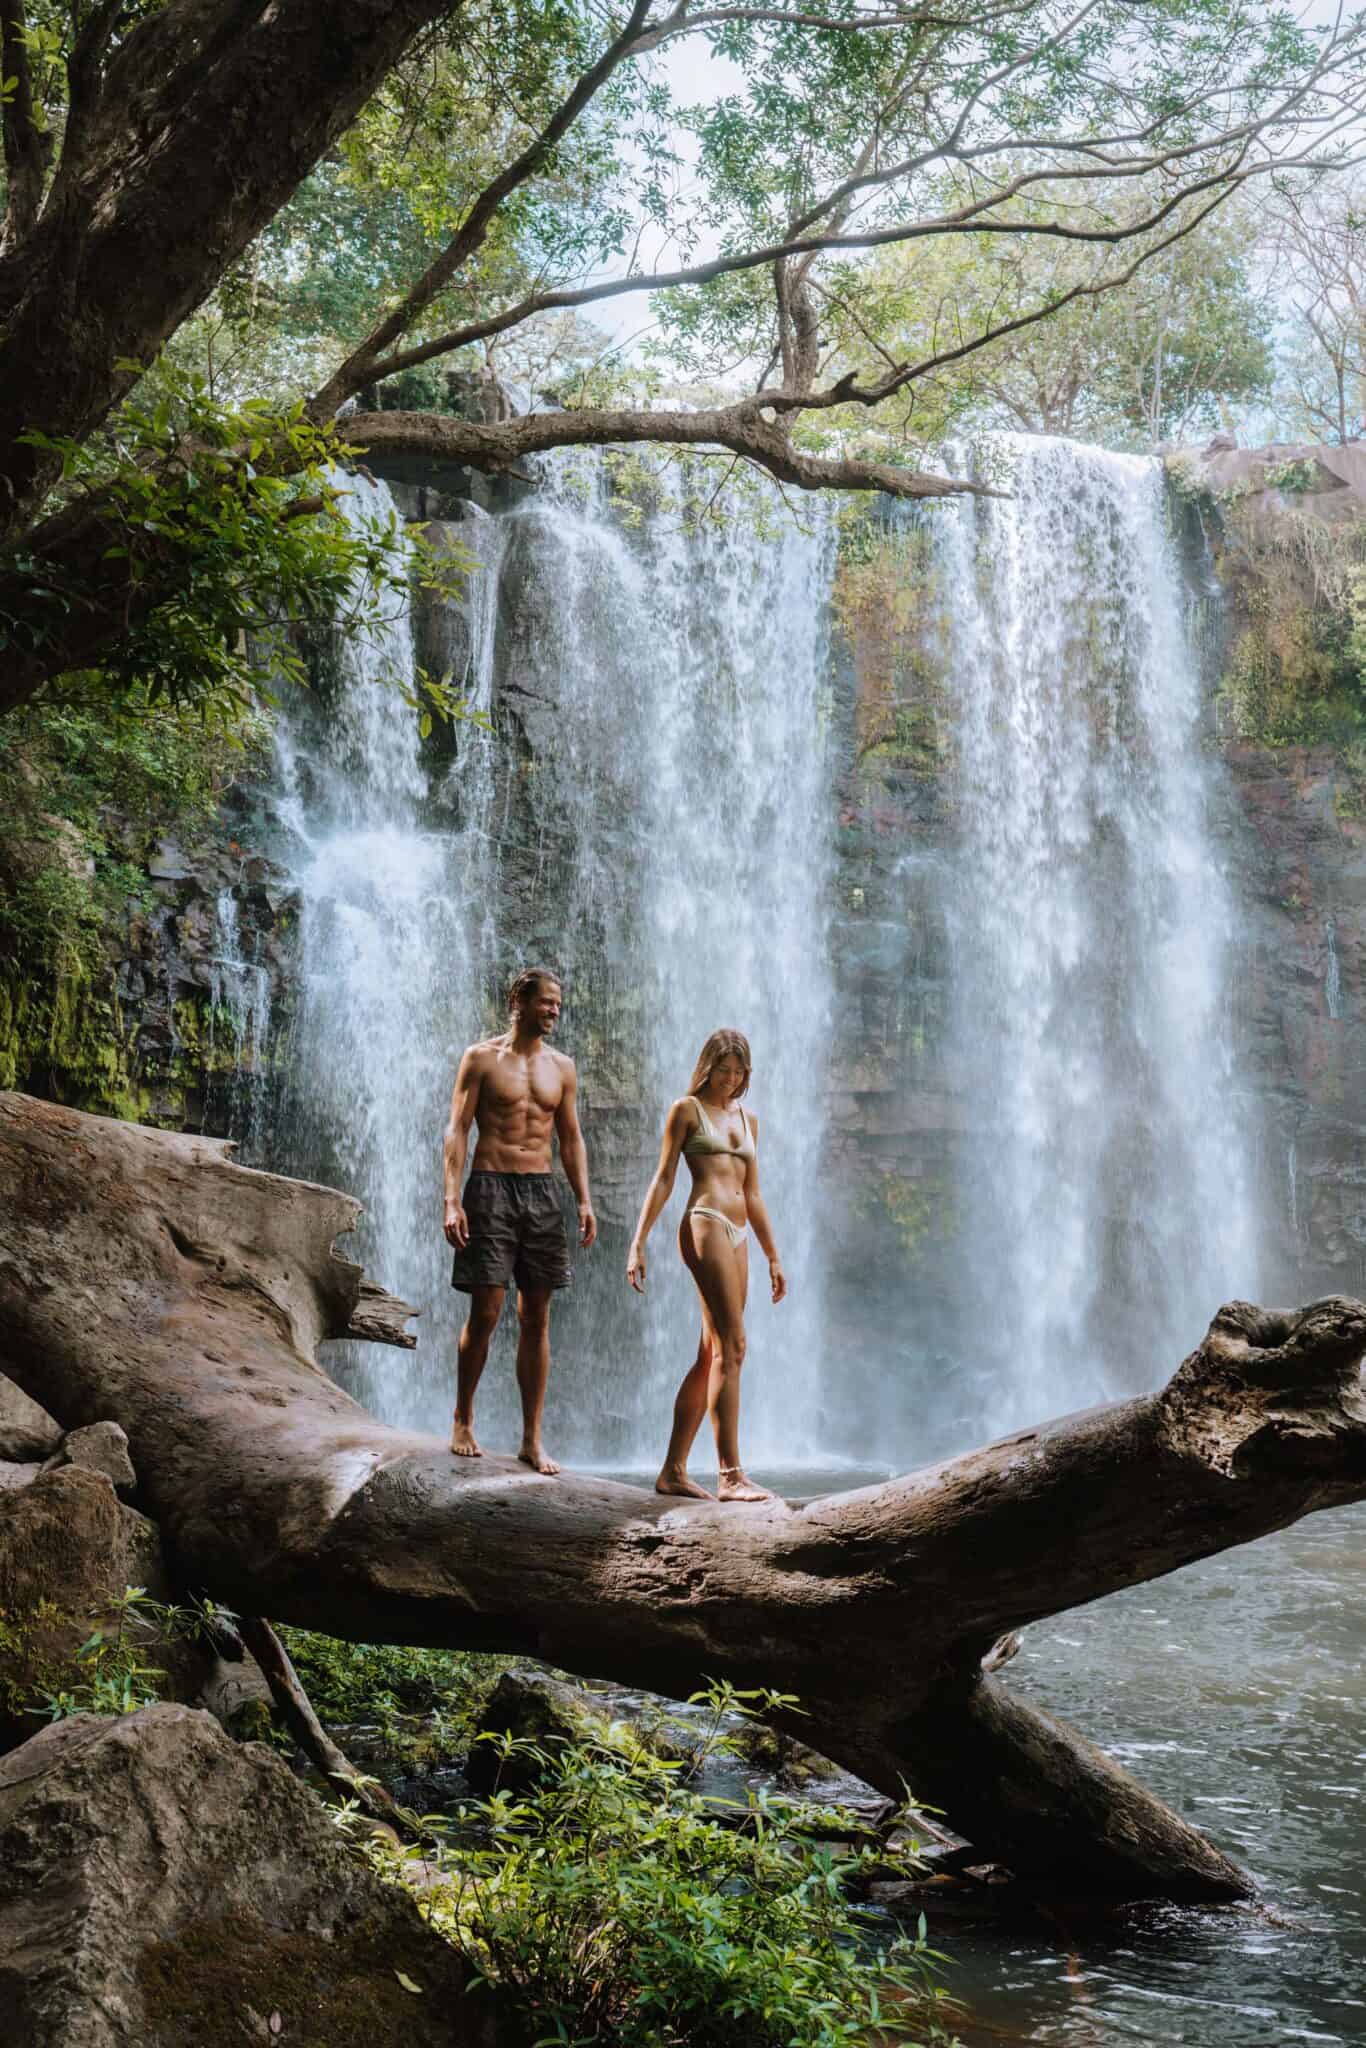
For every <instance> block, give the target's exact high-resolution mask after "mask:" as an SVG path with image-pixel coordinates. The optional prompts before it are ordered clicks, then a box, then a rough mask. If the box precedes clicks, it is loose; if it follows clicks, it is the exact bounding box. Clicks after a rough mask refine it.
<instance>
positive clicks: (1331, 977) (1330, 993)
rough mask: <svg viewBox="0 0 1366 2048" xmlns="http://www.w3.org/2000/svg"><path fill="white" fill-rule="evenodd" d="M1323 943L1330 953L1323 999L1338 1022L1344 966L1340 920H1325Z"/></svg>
mask: <svg viewBox="0 0 1366 2048" xmlns="http://www.w3.org/2000/svg"><path fill="white" fill-rule="evenodd" d="M1323 943H1324V947H1325V949H1326V951H1327V954H1328V960H1327V965H1326V967H1325V969H1324V976H1323V1001H1324V1007H1325V1008H1326V1009H1327V1011H1328V1015H1329V1016H1330V1017H1331V1018H1332V1019H1333V1022H1334V1023H1337V1022H1338V1020H1339V1019H1340V1018H1341V1016H1342V967H1341V963H1340V962H1339V960H1338V921H1337V919H1336V918H1335V917H1331V916H1330V917H1326V918H1325V919H1324V920H1323Z"/></svg>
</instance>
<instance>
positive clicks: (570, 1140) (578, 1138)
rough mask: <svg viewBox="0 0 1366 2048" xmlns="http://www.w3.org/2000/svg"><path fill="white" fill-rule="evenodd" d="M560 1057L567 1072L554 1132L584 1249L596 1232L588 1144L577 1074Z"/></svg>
mask: <svg viewBox="0 0 1366 2048" xmlns="http://www.w3.org/2000/svg"><path fill="white" fill-rule="evenodd" d="M561 1057H562V1058H564V1059H565V1065H566V1067H567V1068H568V1070H569V1071H568V1072H567V1073H566V1075H565V1077H564V1093H563V1095H561V1097H560V1106H559V1108H558V1109H557V1110H556V1112H555V1135H556V1137H557V1138H558V1139H559V1141H560V1164H561V1165H562V1166H563V1168H564V1171H565V1178H566V1179H567V1180H568V1182H569V1185H570V1187H571V1188H573V1190H574V1199H575V1201H576V1202H577V1203H578V1205H579V1243H580V1244H581V1245H582V1246H583V1248H584V1250H585V1251H587V1249H588V1247H589V1245H590V1244H592V1242H593V1240H594V1239H595V1238H596V1236H597V1234H598V1219H597V1217H596V1216H595V1215H594V1214H593V1197H592V1196H591V1195H590V1194H589V1192H588V1147H587V1146H586V1145H585V1144H584V1142H583V1132H582V1131H581V1130H580V1129H579V1076H578V1070H577V1068H576V1067H575V1065H574V1062H573V1060H571V1059H569V1058H567V1057H565V1056H564V1055H561Z"/></svg>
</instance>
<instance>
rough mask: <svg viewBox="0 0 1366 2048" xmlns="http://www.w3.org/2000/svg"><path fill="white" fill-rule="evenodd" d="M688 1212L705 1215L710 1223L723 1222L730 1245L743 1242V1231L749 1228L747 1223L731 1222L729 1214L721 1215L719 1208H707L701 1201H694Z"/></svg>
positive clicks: (691, 1214)
mask: <svg viewBox="0 0 1366 2048" xmlns="http://www.w3.org/2000/svg"><path fill="white" fill-rule="evenodd" d="M688 1214H689V1215H690V1216H705V1217H707V1218H708V1219H709V1221H711V1222H712V1223H724V1224H725V1226H726V1234H727V1236H728V1237H729V1238H730V1241H731V1243H732V1245H737V1244H743V1243H744V1240H745V1232H746V1230H747V1229H748V1228H749V1225H748V1224H747V1223H732V1222H731V1220H730V1218H729V1216H723V1215H722V1214H721V1211H720V1210H719V1209H708V1208H707V1207H706V1205H705V1203H702V1202H694V1203H693V1205H692V1207H691V1209H689V1211H688Z"/></svg>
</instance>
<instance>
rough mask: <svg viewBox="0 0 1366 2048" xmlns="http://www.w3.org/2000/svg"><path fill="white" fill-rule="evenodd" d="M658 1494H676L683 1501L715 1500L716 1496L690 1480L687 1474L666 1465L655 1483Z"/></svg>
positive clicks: (693, 1480)
mask: <svg viewBox="0 0 1366 2048" xmlns="http://www.w3.org/2000/svg"><path fill="white" fill-rule="evenodd" d="M655 1492H656V1493H671V1494H673V1493H676V1494H678V1495H679V1497H680V1498H681V1499H683V1500H714V1499H715V1498H716V1496H715V1494H711V1493H708V1492H707V1489H706V1487H705V1486H699V1485H698V1484H697V1481H696V1480H695V1479H689V1477H688V1475H687V1473H686V1472H683V1471H674V1470H673V1469H672V1468H671V1467H670V1466H668V1465H666V1466H665V1467H664V1470H663V1471H662V1472H661V1473H660V1475H659V1477H658V1479H656V1481H655Z"/></svg>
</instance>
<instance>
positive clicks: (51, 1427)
mask: <svg viewBox="0 0 1366 2048" xmlns="http://www.w3.org/2000/svg"><path fill="white" fill-rule="evenodd" d="M61 1440H62V1426H61V1424H60V1423H59V1422H54V1421H53V1419H52V1417H51V1416H50V1415H49V1414H48V1412H47V1410H46V1409H45V1408H40V1407H39V1406H38V1403H37V1402H36V1401H30V1399H29V1397H28V1395H27V1394H26V1393H24V1391H23V1389H22V1388H20V1387H16V1386H15V1384H14V1381H13V1380H8V1379H6V1378H5V1376H4V1374H3V1373H0V1458H3V1459H10V1460H14V1461H16V1462H19V1463H24V1462H26V1461H28V1460H33V1461H35V1462H37V1463H39V1464H41V1463H42V1461H43V1459H44V1458H49V1457H51V1455H52V1453H53V1452H54V1451H55V1450H56V1448H57V1446H58V1444H59V1443H60V1442H61Z"/></svg>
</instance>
